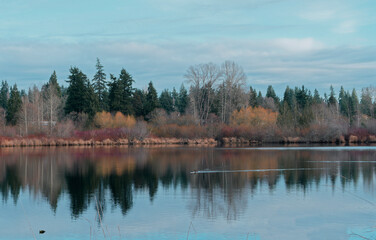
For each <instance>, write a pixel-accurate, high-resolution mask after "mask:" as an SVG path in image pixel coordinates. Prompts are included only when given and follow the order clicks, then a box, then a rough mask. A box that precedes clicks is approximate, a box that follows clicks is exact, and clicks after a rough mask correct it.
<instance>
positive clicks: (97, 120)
mask: <svg viewBox="0 0 376 240" xmlns="http://www.w3.org/2000/svg"><path fill="white" fill-rule="evenodd" d="M112 122H113V119H112V116H111V113H109V112H105V111H102V112H97V113H96V114H95V116H94V124H95V125H96V126H97V127H99V128H111V127H112V125H113V123H112Z"/></svg>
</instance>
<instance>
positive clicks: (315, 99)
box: [312, 89, 323, 104]
mask: <svg viewBox="0 0 376 240" xmlns="http://www.w3.org/2000/svg"><path fill="white" fill-rule="evenodd" d="M312 101H313V104H321V103H323V100H322V98H321V97H320V94H319V91H317V89H315V91H314V93H313V99H312Z"/></svg>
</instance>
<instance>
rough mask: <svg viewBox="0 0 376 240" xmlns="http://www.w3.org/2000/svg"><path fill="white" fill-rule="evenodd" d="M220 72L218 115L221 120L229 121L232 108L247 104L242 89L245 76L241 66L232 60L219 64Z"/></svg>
mask: <svg viewBox="0 0 376 240" xmlns="http://www.w3.org/2000/svg"><path fill="white" fill-rule="evenodd" d="M221 72H222V84H221V85H220V87H219V91H220V96H221V100H220V115H221V120H222V122H224V123H229V120H230V116H231V114H232V112H233V111H234V110H236V109H239V108H241V107H246V106H247V96H246V92H245V90H244V88H245V85H246V79H247V77H246V75H245V74H244V71H243V68H242V67H241V66H239V65H238V64H236V63H235V62H233V61H225V62H224V63H223V64H222V66H221Z"/></svg>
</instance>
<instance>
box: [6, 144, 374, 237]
mask: <svg viewBox="0 0 376 240" xmlns="http://www.w3.org/2000/svg"><path fill="white" fill-rule="evenodd" d="M375 184H376V147H351V148H349V147H303V148H300V147H295V148H281V147H278V148H189V147H186V148H183V147H181V148H116V147H109V148H20V149H16V148H13V149H12V148H9V149H8V148H3V149H0V199H1V203H0V239H1V240H2V239H31V240H33V239H52V240H53V239H320V240H321V239H376V228H375V226H376V185H375ZM40 230H44V231H45V233H44V234H40V233H39V231H40Z"/></svg>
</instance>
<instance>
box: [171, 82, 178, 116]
mask: <svg viewBox="0 0 376 240" xmlns="http://www.w3.org/2000/svg"><path fill="white" fill-rule="evenodd" d="M171 97H172V107H173V111H174V112H177V111H178V105H179V104H178V101H179V93H178V92H177V91H176V89H175V87H173V88H172V92H171Z"/></svg>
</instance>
